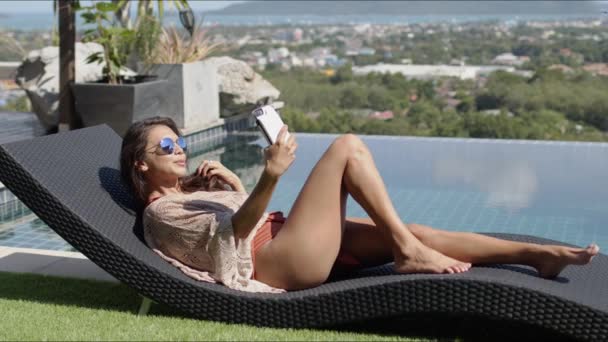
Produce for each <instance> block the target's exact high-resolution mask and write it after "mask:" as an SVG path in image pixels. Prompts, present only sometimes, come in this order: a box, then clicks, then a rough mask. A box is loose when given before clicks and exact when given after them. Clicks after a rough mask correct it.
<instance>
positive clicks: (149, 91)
mask: <svg viewBox="0 0 608 342" xmlns="http://www.w3.org/2000/svg"><path fill="white" fill-rule="evenodd" d="M72 91H73V93H74V99H75V102H76V113H77V114H78V115H80V118H81V119H82V123H83V124H84V126H86V127H89V126H95V125H99V124H103V123H105V124H108V125H109V126H110V127H112V129H114V131H116V133H118V134H119V135H121V136H124V134H125V133H126V131H127V129H128V128H129V125H131V123H133V122H135V121H139V120H142V119H145V118H149V117H153V116H157V115H158V116H167V113H168V109H169V106H168V101H167V97H166V94H167V91H168V83H167V81H166V80H154V81H148V82H142V83H134V84H119V85H110V84H107V83H74V84H73V85H72Z"/></svg>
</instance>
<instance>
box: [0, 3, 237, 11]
mask: <svg viewBox="0 0 608 342" xmlns="http://www.w3.org/2000/svg"><path fill="white" fill-rule="evenodd" d="M246 1H248V0H227V1H217V0H209V1H207V0H205V1H188V4H190V7H191V8H192V9H193V10H194V11H210V10H218V9H222V8H225V7H228V6H230V5H232V4H236V3H241V2H246ZM91 2H92V0H88V1H82V4H83V5H84V6H87V5H89V4H90V3H91ZM52 3H53V0H36V1H23V0H21V1H20V0H9V1H2V2H1V4H2V8H0V14H17V13H49V14H52V13H53V5H52ZM131 7H132V8H133V7H134V6H131ZM154 7H155V8H156V4H154ZM174 8H175V7H174V6H173V4H170V3H166V4H165V10H166V11H167V10H168V11H170V10H173V9H174Z"/></svg>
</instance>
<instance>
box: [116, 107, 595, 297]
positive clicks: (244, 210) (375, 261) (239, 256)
mask: <svg viewBox="0 0 608 342" xmlns="http://www.w3.org/2000/svg"><path fill="white" fill-rule="evenodd" d="M286 132H287V126H284V127H283V129H282V130H281V132H280V133H279V136H278V139H277V142H276V143H275V144H273V145H271V146H269V147H268V148H266V149H265V150H264V159H265V167H264V171H263V172H262V175H261V177H260V179H259V181H258V183H257V185H256V186H255V188H254V189H253V191H252V192H251V194H250V195H249V194H247V193H246V192H245V189H244V187H243V185H242V184H241V181H240V180H239V178H238V177H237V176H236V175H235V174H234V173H232V172H231V171H230V170H228V169H227V168H226V167H224V166H222V165H221V164H220V163H219V162H217V161H204V162H203V163H202V164H201V165H200V166H199V167H198V168H197V171H196V172H195V174H193V175H190V176H188V175H187V170H186V155H185V153H184V149H185V147H186V146H185V142H184V141H183V139H182V138H181V137H180V133H179V131H178V129H177V127H176V125H175V123H174V122H173V121H172V120H171V119H168V118H160V117H156V118H152V119H147V120H144V121H140V122H137V123H134V124H133V125H132V126H131V127H130V128H129V130H128V132H127V133H126V136H125V138H124V141H123V146H122V154H121V169H122V170H121V172H122V175H123V177H124V179H125V180H126V181H127V182H128V183H129V184H130V185H131V186H132V187H133V190H134V191H135V193H136V194H137V196H138V198H139V199H140V200H141V201H142V202H144V203H146V205H147V206H146V208H145V210H144V213H143V215H144V218H143V220H144V227H145V236H146V241H147V242H148V244H149V245H150V247H152V248H153V249H154V250H155V251H156V252H157V253H159V254H160V255H161V256H163V257H164V258H165V259H166V260H168V261H170V262H172V263H173V264H174V265H176V266H178V267H180V268H181V269H182V271H184V272H186V273H187V274H189V275H190V276H193V277H195V278H197V279H200V280H207V281H215V282H222V283H224V284H225V285H226V286H228V287H230V288H234V289H239V290H244V291H253V292H282V291H285V290H298V289H305V288H310V287H314V286H318V285H320V284H322V283H323V282H325V281H326V280H327V279H328V277H329V276H330V275H331V274H332V272H348V271H349V270H352V269H356V268H358V267H370V266H374V265H381V264H385V263H387V262H391V261H394V269H395V271H396V272H399V273H460V272H465V271H467V270H468V269H469V268H470V267H471V264H482V263H509V264H524V265H529V266H532V267H534V268H535V269H536V270H537V271H538V273H539V275H540V276H541V277H544V278H553V277H556V276H557V275H558V274H559V273H560V272H561V271H562V270H563V269H564V267H566V266H567V265H570V264H574V265H584V264H587V263H588V262H589V261H590V260H591V259H592V258H593V256H594V255H596V254H597V253H598V251H599V248H598V246H597V245H595V244H592V245H589V246H588V247H587V248H570V247H563V246H553V245H550V246H547V245H539V244H531V243H521V242H512V241H505V240H501V239H496V238H492V237H488V236H484V235H481V234H476V233H467V232H450V231H444V230H440V229H436V228H431V227H428V226H425V225H422V224H416V223H407V224H406V223H404V222H402V221H401V219H400V218H399V215H398V214H397V212H396V211H395V209H394V207H393V205H392V203H391V200H390V198H389V196H388V194H387V191H386V189H385V186H384V184H383V181H382V178H381V177H380V174H379V173H378V170H377V169H376V166H375V165H374V161H373V159H372V155H371V154H370V151H369V150H368V149H367V147H366V146H365V144H364V143H363V142H362V141H361V140H360V139H359V138H358V137H357V136H355V135H353V134H345V135H342V136H340V137H339V138H337V139H335V140H334V141H333V142H332V144H331V145H330V146H329V148H328V149H327V150H326V151H325V153H324V154H323V155H322V156H321V158H320V160H319V161H318V162H317V164H316V165H315V166H314V168H313V169H312V171H311V173H310V175H309V177H308V179H307V180H306V183H305V184H304V186H303V187H302V190H301V191H300V193H299V195H298V197H297V199H296V201H295V202H294V203H293V206H292V208H291V210H290V212H289V218H286V217H283V216H282V213H281V212H272V213H267V212H265V210H266V208H267V206H268V202H269V201H270V198H271V196H272V193H273V191H274V189H275V186H276V184H277V182H278V180H279V178H280V177H281V175H282V174H283V173H284V172H285V171H286V170H287V169H288V168H289V166H290V165H291V163H292V162H293V160H294V159H295V151H296V149H297V143H296V141H295V135H294V134H291V136H290V137H289V139H287V140H286V141H284V137H285V133H286ZM227 187H229V189H227ZM349 194H350V195H351V196H352V197H353V198H354V199H355V200H356V201H357V202H358V203H359V204H360V205H361V206H362V207H363V208H364V209H365V211H366V212H367V213H368V214H369V216H370V218H354V217H345V208H346V199H347V196H348V195H349Z"/></svg>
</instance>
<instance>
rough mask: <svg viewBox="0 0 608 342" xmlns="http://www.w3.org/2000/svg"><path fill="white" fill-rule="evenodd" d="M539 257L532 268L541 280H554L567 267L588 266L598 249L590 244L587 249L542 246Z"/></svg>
mask: <svg viewBox="0 0 608 342" xmlns="http://www.w3.org/2000/svg"><path fill="white" fill-rule="evenodd" d="M543 247H544V248H543V250H542V251H541V255H540V256H539V257H538V260H536V261H535V263H536V264H535V265H534V267H535V268H536V270H537V271H538V274H539V275H540V276H541V277H543V278H555V277H557V276H558V275H559V274H560V272H561V271H562V270H563V269H564V268H565V267H566V266H568V265H585V264H588V263H589V262H590V261H591V259H593V257H594V256H596V255H597V253H598V252H599V250H600V248H599V247H598V245H596V244H591V245H589V246H588V247H587V248H572V247H564V246H543Z"/></svg>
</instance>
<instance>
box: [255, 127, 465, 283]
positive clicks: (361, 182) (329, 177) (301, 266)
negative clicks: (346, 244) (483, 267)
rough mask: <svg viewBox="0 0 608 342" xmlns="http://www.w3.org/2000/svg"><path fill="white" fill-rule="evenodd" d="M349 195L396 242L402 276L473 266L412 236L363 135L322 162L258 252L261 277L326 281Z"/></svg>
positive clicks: (348, 138)
mask: <svg viewBox="0 0 608 342" xmlns="http://www.w3.org/2000/svg"><path fill="white" fill-rule="evenodd" d="M363 189H365V191H362V190H363ZM347 190H348V192H347ZM348 193H351V194H352V195H353V197H354V198H355V199H356V200H357V201H359V203H361V204H362V205H363V206H364V207H365V208H366V210H367V211H368V214H370V216H371V217H373V218H375V219H376V220H377V223H378V226H379V227H381V228H382V230H383V231H385V232H386V236H387V237H388V238H389V239H390V240H391V241H392V242H393V244H394V247H393V248H392V251H394V254H395V260H396V261H395V269H396V270H397V271H398V272H434V273H441V272H449V273H454V272H462V271H466V270H467V269H468V268H469V267H470V264H468V263H463V262H460V261H458V260H454V259H452V258H449V257H447V256H445V255H442V254H440V253H439V252H437V251H435V250H433V249H431V248H428V247H426V246H425V245H423V244H422V243H421V242H420V241H419V240H418V239H417V238H416V237H415V236H414V235H413V234H412V233H411V232H409V230H408V229H407V227H406V226H405V225H404V224H403V222H401V220H400V218H399V216H398V215H397V214H396V212H395V210H394V208H393V206H392V204H391V202H390V199H389V198H388V195H387V194H386V190H385V189H384V185H383V184H382V180H381V179H380V176H379V175H378V172H377V170H376V169H375V165H374V163H373V160H371V156H370V153H369V151H367V149H366V147H365V146H364V144H363V142H362V141H361V140H360V139H359V138H358V137H356V136H354V135H352V134H346V135H344V136H342V137H340V138H338V139H336V140H335V141H334V143H332V145H331V146H330V147H329V148H328V149H327V151H326V152H325V153H324V154H323V156H322V157H321V159H320V160H319V161H318V162H317V164H316V165H315V167H314V168H313V170H312V171H311V173H310V175H309V177H308V178H307V180H306V182H305V184H304V186H303V187H302V190H301V191H300V193H299V195H298V197H297V199H296V201H295V202H294V204H293V206H292V208H291V210H290V212H289V215H288V218H287V221H286V222H285V223H284V224H283V227H282V229H281V230H280V231H279V232H278V233H277V235H276V237H275V238H274V239H273V240H271V241H270V242H268V243H267V244H266V245H264V246H263V247H262V248H261V249H260V250H259V251H258V252H257V253H256V264H255V266H254V267H255V268H256V279H258V280H260V281H262V282H264V283H266V284H269V285H271V286H277V287H282V288H286V289H292V290H293V289H302V288H309V287H313V286H317V285H319V284H321V283H323V282H324V281H325V280H326V279H327V277H328V276H329V274H330V271H331V269H332V266H333V264H334V262H335V260H336V258H337V256H338V252H339V249H340V246H341V239H342V233H343V230H344V219H345V210H346V209H345V203H346V197H347V195H348Z"/></svg>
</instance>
